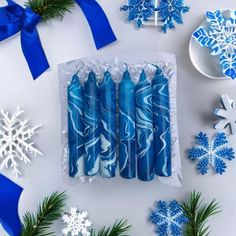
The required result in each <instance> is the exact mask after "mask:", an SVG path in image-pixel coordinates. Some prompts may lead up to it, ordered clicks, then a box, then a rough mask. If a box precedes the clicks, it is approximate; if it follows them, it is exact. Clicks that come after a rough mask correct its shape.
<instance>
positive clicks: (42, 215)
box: [21, 192, 67, 236]
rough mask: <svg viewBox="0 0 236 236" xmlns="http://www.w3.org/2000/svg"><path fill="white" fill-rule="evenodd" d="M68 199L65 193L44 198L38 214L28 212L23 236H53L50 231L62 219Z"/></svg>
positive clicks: (25, 217) (23, 227)
mask: <svg viewBox="0 0 236 236" xmlns="http://www.w3.org/2000/svg"><path fill="white" fill-rule="evenodd" d="M66 198H67V196H66V194H65V192H62V193H59V192H55V193H53V194H52V195H51V196H49V197H45V198H44V200H43V202H42V203H41V204H39V206H38V210H37V213H36V214H33V213H30V212H27V213H26V214H25V215H24V217H23V223H22V232H21V236H53V235H54V233H53V232H48V230H49V228H50V226H51V225H52V224H53V223H54V221H55V220H57V219H59V218H60V217H61V215H62V213H63V208H64V206H65V202H66Z"/></svg>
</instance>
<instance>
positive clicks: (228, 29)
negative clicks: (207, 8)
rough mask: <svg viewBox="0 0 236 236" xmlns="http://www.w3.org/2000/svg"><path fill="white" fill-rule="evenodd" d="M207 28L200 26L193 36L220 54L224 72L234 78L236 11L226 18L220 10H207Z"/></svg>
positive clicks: (235, 62) (235, 66)
mask: <svg viewBox="0 0 236 236" xmlns="http://www.w3.org/2000/svg"><path fill="white" fill-rule="evenodd" d="M206 19H207V22H208V26H209V27H207V29H205V28H204V27H199V28H198V29H197V30H196V31H195V32H194V33H193V36H194V37H195V38H196V40H197V42H198V43H199V44H200V45H201V46H202V47H207V48H209V49H210V50H211V54H212V55H213V56H218V57H219V60H220V65H221V68H222V72H223V74H224V75H225V76H227V77H230V78H232V79H235V78H236V11H232V12H231V16H230V17H229V18H226V17H224V16H223V14H222V12H221V11H220V10H217V11H215V12H207V13H206Z"/></svg>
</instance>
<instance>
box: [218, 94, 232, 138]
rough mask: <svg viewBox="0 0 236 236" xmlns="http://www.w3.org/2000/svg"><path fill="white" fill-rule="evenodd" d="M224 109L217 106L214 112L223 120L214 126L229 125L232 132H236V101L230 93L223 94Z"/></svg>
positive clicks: (222, 127)
mask: <svg viewBox="0 0 236 236" xmlns="http://www.w3.org/2000/svg"><path fill="white" fill-rule="evenodd" d="M220 100H221V104H222V106H223V109H219V108H215V109H214V114H215V115H216V116H218V117H220V118H221V120H220V121H219V122H218V123H217V124H216V125H215V126H214V127H215V129H224V128H226V127H227V126H228V125H229V126H230V130H231V133H232V134H236V107H235V105H236V104H235V101H234V100H231V99H230V97H229V95H228V94H225V95H222V96H221V99H220Z"/></svg>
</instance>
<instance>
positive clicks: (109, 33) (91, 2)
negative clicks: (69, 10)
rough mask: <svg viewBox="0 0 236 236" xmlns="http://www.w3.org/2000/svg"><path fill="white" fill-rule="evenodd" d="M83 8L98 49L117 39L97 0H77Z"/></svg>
mask: <svg viewBox="0 0 236 236" xmlns="http://www.w3.org/2000/svg"><path fill="white" fill-rule="evenodd" d="M75 1H76V2H77V4H78V5H79V6H80V8H81V9H82V11H83V13H84V15H85V17H86V19H87V21H88V23H89V26H90V29H91V31H92V35H93V39H94V42H95V45H96V48H97V49H100V48H102V47H105V46H106V45H108V44H110V43H112V42H114V41H116V40H117V39H116V36H115V34H114V32H113V30H112V28H111V25H110V23H109V21H108V19H107V17H106V14H105V13H104V11H103V9H102V7H101V6H100V5H99V4H98V3H97V1H95V0H75Z"/></svg>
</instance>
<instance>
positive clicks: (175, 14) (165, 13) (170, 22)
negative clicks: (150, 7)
mask: <svg viewBox="0 0 236 236" xmlns="http://www.w3.org/2000/svg"><path fill="white" fill-rule="evenodd" d="M189 9H190V7H188V6H184V1H183V0H161V1H160V4H159V6H158V7H157V11H158V15H159V18H160V19H161V21H162V22H163V26H162V30H163V32H164V33H166V32H167V30H168V29H174V28H175V24H174V23H175V22H176V23H177V24H183V14H184V13H187V12H189Z"/></svg>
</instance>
